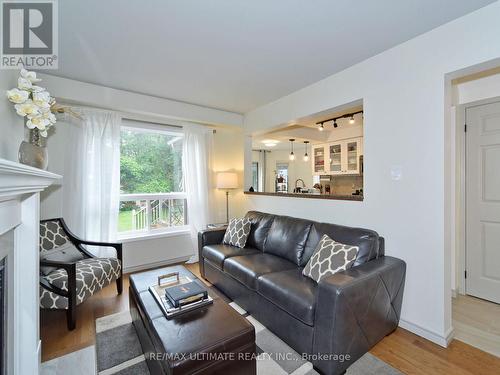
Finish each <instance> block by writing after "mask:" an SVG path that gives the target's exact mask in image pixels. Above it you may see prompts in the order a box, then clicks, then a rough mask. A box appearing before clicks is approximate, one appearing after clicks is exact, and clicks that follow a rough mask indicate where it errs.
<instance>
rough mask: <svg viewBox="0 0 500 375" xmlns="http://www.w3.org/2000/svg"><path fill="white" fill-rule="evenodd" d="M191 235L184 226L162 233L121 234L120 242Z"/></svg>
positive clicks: (162, 231)
mask: <svg viewBox="0 0 500 375" xmlns="http://www.w3.org/2000/svg"><path fill="white" fill-rule="evenodd" d="M189 233H190V229H189V227H188V226H184V227H179V228H176V229H168V230H161V231H150V232H135V233H124V234H121V235H120V234H119V235H118V241H119V242H122V243H127V242H135V241H143V240H152V239H156V238H165V237H176V236H185V235H187V234H189Z"/></svg>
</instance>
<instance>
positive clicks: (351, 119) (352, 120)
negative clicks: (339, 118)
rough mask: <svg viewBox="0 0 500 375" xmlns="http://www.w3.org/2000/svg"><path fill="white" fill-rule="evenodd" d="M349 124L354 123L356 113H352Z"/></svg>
mask: <svg viewBox="0 0 500 375" xmlns="http://www.w3.org/2000/svg"><path fill="white" fill-rule="evenodd" d="M349 124H354V115H352V116H351V118H350V119H349Z"/></svg>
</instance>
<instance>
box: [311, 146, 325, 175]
mask: <svg viewBox="0 0 500 375" xmlns="http://www.w3.org/2000/svg"><path fill="white" fill-rule="evenodd" d="M326 149H327V146H326V145H319V146H313V148H312V150H313V157H312V163H313V165H312V170H313V174H325V173H326V165H325V155H326Z"/></svg>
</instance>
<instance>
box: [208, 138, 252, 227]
mask: <svg viewBox="0 0 500 375" xmlns="http://www.w3.org/2000/svg"><path fill="white" fill-rule="evenodd" d="M243 141H244V139H243V129H241V128H240V129H236V128H232V129H221V128H219V129H217V131H216V133H215V134H214V160H213V173H212V175H213V176H214V179H215V174H216V173H217V172H236V173H237V174H238V184H239V185H240V187H239V188H238V189H233V190H231V191H230V192H229V219H231V218H232V217H242V216H243V215H244V214H245V212H244V208H245V207H244V204H243V200H244V195H243V185H244V184H243V165H244V156H243V155H244V149H245V148H244V142H243ZM213 186H215V183H214V184H213ZM213 194H214V196H213V199H214V202H213V203H214V218H213V219H214V221H215V222H216V223H223V222H225V221H226V192H225V191H223V190H219V189H214V190H213Z"/></svg>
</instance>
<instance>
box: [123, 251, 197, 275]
mask: <svg viewBox="0 0 500 375" xmlns="http://www.w3.org/2000/svg"><path fill="white" fill-rule="evenodd" d="M189 258H191V255H187V256H182V257H178V258H173V259H168V260H162V261H159V262H152V263H145V264H139V265H137V266H131V267H125V268H124V269H123V273H132V272H138V271H142V270H147V269H150V268H157V267H162V266H168V265H171V264H174V263H182V262H185V261H187V260H188V259H189Z"/></svg>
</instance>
